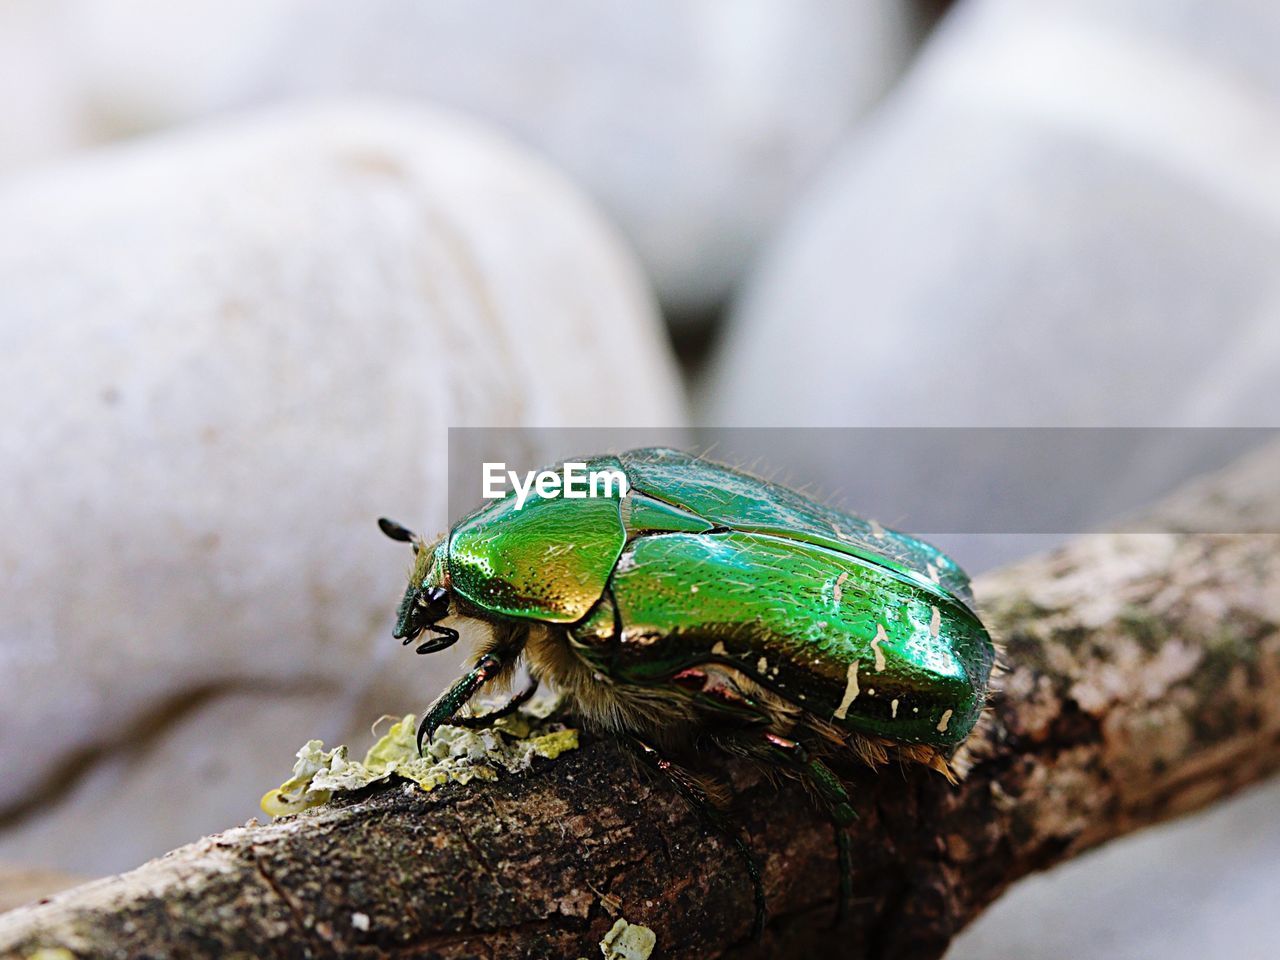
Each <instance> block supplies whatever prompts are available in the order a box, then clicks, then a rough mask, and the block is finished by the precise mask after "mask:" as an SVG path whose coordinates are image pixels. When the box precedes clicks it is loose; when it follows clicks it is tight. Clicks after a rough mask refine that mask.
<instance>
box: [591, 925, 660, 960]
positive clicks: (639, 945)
mask: <svg viewBox="0 0 1280 960" xmlns="http://www.w3.org/2000/svg"><path fill="white" fill-rule="evenodd" d="M657 943H658V935H657V934H655V933H654V932H653V931H652V930H650V929H649V928H648V927H642V926H640V924H638V923H627V921H626V920H623V919H622V918H621V917H619V918H618V920H617V922H615V923H614V925H613V927H612V928H610V930H609V932H608V933H606V934H605V935H604V939H603V940H601V941H600V952H601V953H602V954H604V958H605V960H648V958H649V956H650V954H652V953H653V948H654V947H655V946H656V945H657Z"/></svg>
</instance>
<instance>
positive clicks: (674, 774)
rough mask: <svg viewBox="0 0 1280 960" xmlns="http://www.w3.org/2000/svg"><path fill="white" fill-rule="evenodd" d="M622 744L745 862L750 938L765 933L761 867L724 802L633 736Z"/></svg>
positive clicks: (693, 777) (697, 778) (700, 780)
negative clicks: (750, 909)
mask: <svg viewBox="0 0 1280 960" xmlns="http://www.w3.org/2000/svg"><path fill="white" fill-rule="evenodd" d="M622 739H623V742H624V743H626V744H627V746H629V747H630V748H631V749H632V750H633V751H634V752H635V754H636V756H638V757H639V758H640V760H641V761H643V762H644V763H645V765H646V766H648V767H650V768H651V769H653V770H655V771H657V772H658V773H660V774H662V775H663V776H664V777H666V779H667V780H668V782H670V783H671V785H672V786H674V787H675V788H676V791H677V792H678V793H679V794H680V796H682V797H683V798H684V799H685V802H686V803H688V804H689V806H690V807H692V808H693V810H694V811H695V812H696V813H697V814H698V815H699V816H701V817H702V819H703V821H704V822H705V823H706V824H707V825H708V826H709V827H711V828H712V829H713V830H715V831H716V832H717V833H718V834H720V835H721V836H722V837H724V838H725V839H726V840H728V841H729V842H730V843H732V844H733V845H734V847H735V848H737V851H738V853H739V854H741V855H742V859H743V860H744V861H745V862H746V865H747V873H748V874H749V875H750V877H751V885H752V890H753V894H754V897H755V919H754V920H753V921H752V924H751V936H752V937H753V938H758V937H759V936H760V934H761V933H763V932H764V921H765V897H764V881H763V880H762V879H761V876H760V864H759V863H758V862H757V860H756V856H755V854H754V853H752V852H751V847H749V846H748V845H747V841H746V840H745V839H743V836H742V830H741V828H740V827H739V826H738V824H737V823H736V822H735V821H734V820H733V818H732V817H730V816H729V814H727V813H726V812H725V811H724V809H723V803H724V800H723V798H721V797H719V796H717V795H715V793H714V792H713V788H712V787H711V785H710V784H708V783H707V781H705V780H703V779H701V778H699V777H696V776H694V775H693V774H691V773H690V772H689V771H688V770H685V769H684V768H683V767H681V766H679V765H677V764H674V763H672V762H671V761H670V760H668V759H666V758H665V757H664V756H662V754H660V753H659V752H658V751H657V750H656V749H654V748H653V747H651V746H650V745H649V744H647V743H645V742H644V741H643V740H641V739H640V738H639V737H636V736H634V735H625V736H624V737H623V738H622Z"/></svg>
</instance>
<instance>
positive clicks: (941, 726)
mask: <svg viewBox="0 0 1280 960" xmlns="http://www.w3.org/2000/svg"><path fill="white" fill-rule="evenodd" d="M950 722H951V711H950V710H944V711H942V719H941V720H939V721H938V732H939V733H946V732H947V724H948V723H950Z"/></svg>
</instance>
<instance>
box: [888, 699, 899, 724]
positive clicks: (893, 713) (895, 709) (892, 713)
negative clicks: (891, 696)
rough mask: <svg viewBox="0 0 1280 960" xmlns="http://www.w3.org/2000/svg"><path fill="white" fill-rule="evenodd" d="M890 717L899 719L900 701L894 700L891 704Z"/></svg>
mask: <svg viewBox="0 0 1280 960" xmlns="http://www.w3.org/2000/svg"><path fill="white" fill-rule="evenodd" d="M889 715H890V716H891V717H892V718H893V719H894V720H897V719H898V701H897V700H894V701H893V702H891V703H890V704H889Z"/></svg>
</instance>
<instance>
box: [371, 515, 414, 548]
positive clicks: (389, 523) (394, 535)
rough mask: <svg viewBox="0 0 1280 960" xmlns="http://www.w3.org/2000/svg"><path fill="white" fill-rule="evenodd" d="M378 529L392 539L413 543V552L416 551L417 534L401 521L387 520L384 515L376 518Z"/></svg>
mask: <svg viewBox="0 0 1280 960" xmlns="http://www.w3.org/2000/svg"><path fill="white" fill-rule="evenodd" d="M378 529H379V530H381V531H382V532H383V533H385V534H386V535H387V536H388V537H390V538H391V539H392V540H398V541H399V542H401V543H408V544H412V545H413V552H414V553H417V552H418V547H419V543H420V541H419V539H418V535H417V534H416V533H414V532H413V531H412V530H410V529H409V528H408V527H406V526H405V525H404V524H402V523H396V522H395V521H394V520H388V519H387V518H386V517H379V518H378Z"/></svg>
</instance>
